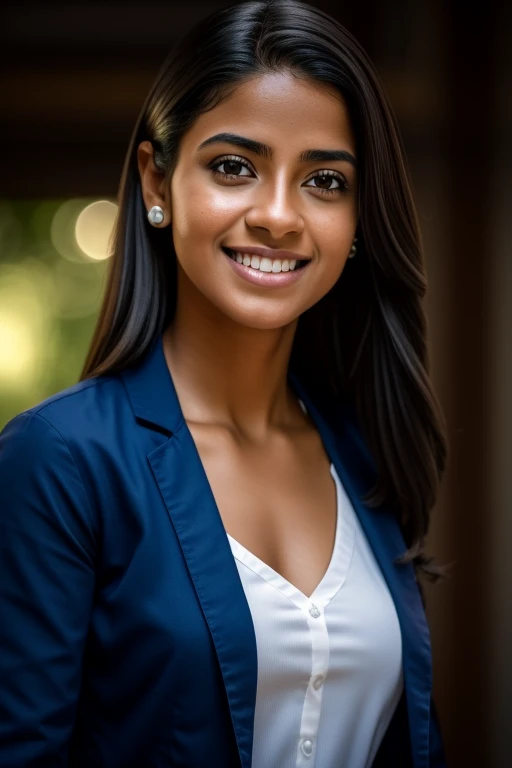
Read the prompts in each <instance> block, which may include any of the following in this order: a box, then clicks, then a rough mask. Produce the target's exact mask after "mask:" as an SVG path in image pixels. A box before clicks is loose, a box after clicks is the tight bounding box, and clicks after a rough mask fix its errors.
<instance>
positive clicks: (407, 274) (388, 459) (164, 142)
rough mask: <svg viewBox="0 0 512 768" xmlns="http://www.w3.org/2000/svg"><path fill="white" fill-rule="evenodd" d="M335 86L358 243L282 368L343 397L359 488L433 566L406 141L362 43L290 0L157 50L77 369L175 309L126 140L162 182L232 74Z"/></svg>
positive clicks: (437, 424)
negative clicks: (157, 66)
mask: <svg viewBox="0 0 512 768" xmlns="http://www.w3.org/2000/svg"><path fill="white" fill-rule="evenodd" d="M283 70H286V71H289V72H291V73H292V74H294V75H295V76H297V77H301V78H306V79H308V80H309V81H316V82H318V83H320V84H325V85H327V86H331V87H332V86H334V87H335V88H336V89H337V90H338V92H339V93H340V94H341V95H342V97H343V99H344V101H345V104H346V106H347V109H348V111H349V114H350V118H351V123H352V128H353V131H354V135H355V137H356V150H357V157H358V163H359V190H360V207H359V222H358V229H357V236H358V242H357V246H358V248H357V256H356V258H354V259H351V260H350V261H348V262H347V265H346V267H345V269H344V270H343V273H342V275H341V276H340V278H339V280H338V282H337V283H336V285H335V286H334V287H333V289H332V290H331V291H329V293H328V294H327V295H326V296H325V297H324V298H323V299H322V300H321V301H319V302H318V303H317V304H316V305H315V306H314V307H312V308H311V309H309V310H308V311H307V312H305V313H304V314H303V315H301V317H300V318H299V322H298V325H297V330H296V334H295V338H294V343H293V348H292V353H291V360H290V366H291V368H292V369H293V370H294V371H295V372H296V373H297V374H298V376H299V377H300V380H301V381H303V382H304V384H305V385H306V386H307V387H309V388H311V389H312V390H314V389H318V388H319V387H320V385H321V389H322V391H323V392H324V393H325V392H327V393H328V394H330V395H332V396H333V397H334V398H338V399H340V400H343V401H349V402H351V403H353V405H354V407H355V409H356V413H357V415H358V419H359V421H360V423H361V427H362V430H363V432H364V435H365V438H366V440H367V443H368V447H369V449H370V451H371V453H372V454H373V457H374V458H375V462H376V466H377V469H378V472H377V475H378V480H377V483H376V485H375V487H374V488H373V489H372V491H371V493H370V494H369V495H368V497H367V498H366V499H365V501H366V503H367V504H368V505H369V506H377V505H380V504H381V503H383V502H386V503H388V504H391V505H392V507H393V509H395V510H396V514H397V517H398V519H399V522H400V524H401V526H402V531H403V533H404V539H405V541H406V545H407V547H408V550H407V552H406V553H405V555H404V556H402V558H400V559H399V561H398V562H409V561H411V560H412V561H413V563H414V565H415V566H416V567H420V568H421V569H422V570H423V572H425V573H427V574H429V575H430V577H431V578H433V579H434V580H435V579H436V578H437V577H438V576H439V575H440V574H442V573H443V569H441V568H440V567H439V566H436V565H434V564H433V561H432V559H431V558H428V557H426V556H425V554H424V551H423V549H424V542H425V537H426V535H427V532H428V528H429V520H430V510H431V508H432V507H433V505H434V503H435V501H436V497H437V494H438V490H439V483H440V479H441V476H442V473H443V470H444V467H445V462H446V457H447V444H446V431H445V425H444V420H443V416H442V413H441V410H440V407H439V404H438V402H437V399H436V397H435V394H434V392H433V390H432V386H431V383H430V380H429V361H428V351H427V327H426V317H425V312H424V309H423V306H422V299H423V297H424V294H425V291H426V276H425V271H424V266H423V256H422V246H421V240H420V233H419V228H418V222H417V217H416V212H415V208H414V203H413V200H412V194H411V189H410V185H409V180H408V174H407V170H406V167H405V163H404V152H403V146H402V141H401V138H400V135H399V131H398V128H397V124H396V120H395V118H394V116H393V113H392V111H391V109H390V106H389V104H388V101H387V98H386V96H385V94H384V92H383V89H382V87H381V85H380V82H379V79H378V76H377V74H376V73H375V70H374V68H373V66H372V64H371V62H370V61H369V59H368V57H367V56H366V54H365V52H364V51H363V50H362V48H361V47H360V45H359V44H358V43H357V41H356V40H355V39H354V38H353V37H352V36H351V35H350V33H349V32H347V30H346V29H344V28H343V27H342V26H341V25H340V24H339V23H338V22H337V21H335V20H334V19H333V18H331V17H330V16H328V15H327V14H326V13H324V12H323V11H321V10H319V9H317V8H314V7H313V6H310V5H308V4H306V3H303V2H298V1H297V0H268V1H267V0H262V1H260V0H255V1H254V2H244V3H239V4H237V5H233V6H231V7H229V8H227V9H223V10H221V11H217V12H215V13H213V14H211V15H210V16H209V17H208V18H206V19H204V20H203V21H201V22H200V23H199V24H197V25H196V26H195V27H194V28H193V29H192V30H191V31H190V32H189V33H188V34H187V35H186V36H185V37H184V39H182V41H181V42H180V43H179V44H178V45H177V46H176V47H175V48H174V49H173V50H172V52H171V53H170V55H169V56H168V57H167V59H166V60H165V62H164V64H163V66H162V68H161V70H160V72H159V74H158V76H157V78H156V80H155V83H154V85H153V87H152V89H151V91H150V93H149V95H148V97H147V99H146V102H145V104H144V106H143V108H142V111H141V113H140V115H139V118H138V120H137V124H136V126H135V129H134V131H133V134H132V138H131V141H130V145H129V148H128V152H127V156H126V161H125V164H124V168H123V173H122V177H121V182H120V188H119V195H118V202H119V209H118V215H117V220H116V224H115V228H114V232H113V238H112V241H111V246H112V247H111V250H112V256H111V260H110V271H109V278H108V283H107V287H106V291H105V296H104V300H103V305H102V308H101V311H100V314H99V318H98V322H97V325H96V328H95V331H94V335H93V338H92V341H91V345H90V349H89V352H88V355H87V359H86V362H85V365H84V368H83V371H82V374H81V379H80V380H83V379H85V378H89V377H92V376H98V375H101V374H104V373H107V372H109V373H112V372H115V371H119V370H122V369H124V368H126V367H128V366H131V365H134V364H137V362H138V361H139V360H140V359H141V358H142V357H143V356H144V354H145V352H146V351H147V350H148V348H149V346H150V345H151V344H152V342H153V341H154V339H155V337H156V336H157V335H158V334H160V333H161V332H162V331H163V330H164V329H165V328H166V327H167V325H168V324H169V322H171V320H172V318H173V314H174V309H175V305H176V253H175V251H174V247H173V242H172V237H171V235H170V231H171V230H170V228H169V227H167V228H163V229H157V228H154V227H151V225H150V224H149V222H148V221H147V215H146V213H147V212H146V210H145V206H144V203H143V199H142V193H141V183H140V175H139V172H138V166H137V147H138V145H139V143H140V142H141V141H145V140H149V141H151V143H152V145H153V148H154V158H155V164H156V165H157V167H158V168H159V169H160V170H161V171H162V172H164V173H165V176H166V179H167V180H169V181H170V178H171V176H172V174H173V171H174V168H175V166H176V162H177V158H178V152H179V147H180V141H181V139H182V137H183V135H184V134H185V133H186V131H187V130H188V129H189V128H190V127H191V125H192V124H193V123H194V121H195V120H196V118H197V117H198V116H199V115H200V114H201V113H203V112H205V111H207V110H209V109H212V108H214V107H215V106H217V105H218V104H220V103H221V102H222V101H223V100H224V99H226V98H228V97H229V95H230V94H231V93H232V91H233V90H234V89H235V88H236V86H237V85H238V84H240V83H241V82H242V81H244V80H246V79H248V78H251V77H254V76H256V75H260V74H265V73H268V72H274V71H283Z"/></svg>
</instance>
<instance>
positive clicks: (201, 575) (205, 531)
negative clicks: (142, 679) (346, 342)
mask: <svg viewBox="0 0 512 768" xmlns="http://www.w3.org/2000/svg"><path fill="white" fill-rule="evenodd" d="M121 377H122V379H123V381H124V384H125V386H126V389H127V393H128V397H129V400H130V402H131V405H132V408H133V412H134V415H135V417H136V418H137V420H138V421H139V422H141V423H142V424H144V425H145V426H147V427H152V428H154V429H156V430H158V431H161V432H163V433H165V434H167V435H168V436H169V438H170V439H169V440H168V441H165V442H164V443H163V444H162V445H160V446H159V447H158V448H156V449H154V450H153V451H152V452H150V454H148V461H149V463H150V465H151V467H152V470H153V474H154V477H155V480H156V482H157V483H158V485H159V488H160V492H161V494H162V497H163V499H164V501H165V504H166V506H167V509H168V512H169V515H170V518H171V521H172V524H173V526H174V528H175V531H176V534H177V536H178V537H179V540H180V543H181V547H182V550H183V554H184V557H185V560H186V563H187V567H188V569H189V572H190V576H191V578H192V581H193V583H194V586H195V589H196V593H197V597H198V599H199V601H200V603H201V607H202V610H203V613H204V616H205V618H206V621H207V623H208V626H209V629H210V633H211V636H212V639H213V643H214V645H215V650H216V653H217V657H218V660H219V665H220V669H221V672H222V676H223V680H224V685H225V688H226V693H227V697H228V702H229V706H230V711H231V717H232V721H233V725H234V731H235V736H236V739H237V744H238V750H239V754H240V759H241V764H242V766H243V768H250V766H251V755H252V740H253V721H254V707H255V701H256V685H257V652H256V639H255V634H254V627H253V624H252V618H251V614H250V610H249V606H248V603H247V600H246V598H245V594H244V591H243V587H242V584H241V581H240V577H239V574H238V570H237V567H236V563H235V560H234V558H233V556H232V552H231V548H230V545H229V541H228V539H227V536H226V532H225V529H224V526H223V523H222V519H221V517H220V514H219V511H218V508H217V506H216V503H215V499H214V496H213V493H212V490H211V487H210V485H209V483H208V479H207V476H206V473H205V472H204V469H203V466H202V463H201V460H200V457H199V454H198V452H197V449H196V447H195V443H194V441H193V438H192V435H191V433H190V431H189V429H188V427H187V424H186V422H185V419H184V416H183V412H182V410H181V406H180V403H179V399H178V395H177V392H176V388H175V386H174V383H173V380H172V377H171V375H170V372H169V368H168V366H167V362H166V360H165V356H164V352H163V339H162V335H159V336H158V337H156V338H155V340H154V342H153V343H152V345H151V347H150V349H149V350H148V353H147V354H146V356H145V357H144V359H143V360H142V362H141V363H140V364H139V365H138V366H136V367H133V368H130V369H127V370H125V371H123V372H122V373H121ZM288 379H289V383H290V385H291V387H292V389H293V390H294V391H295V392H296V394H297V396H298V397H299V398H300V399H301V400H302V401H303V402H304V404H305V405H306V408H307V410H308V412H309V414H310V417H311V418H312V420H313V422H314V423H315V426H316V427H317V429H318V432H319V434H320V436H321V438H322V440H323V444H324V447H325V450H326V452H327V454H328V455H329V457H330V459H331V461H332V462H333V463H334V466H335V468H336V471H337V472H338V475H339V477H340V479H341V481H342V483H343V485H344V487H345V490H346V492H347V494H348V496H349V498H350V500H351V502H352V504H353V506H354V509H355V511H356V513H357V515H358V518H359V521H360V523H361V526H362V528H363V530H364V532H365V535H366V537H367V539H368V542H369V544H370V546H371V548H372V550H373V553H374V556H375V558H376V560H377V562H378V564H379V566H380V568H381V571H382V574H383V576H384V579H385V580H386V582H387V585H388V588H389V591H390V594H391V596H392V598H393V601H394V603H395V608H396V611H397V615H398V619H399V622H400V628H401V633H402V653H403V673H404V686H405V693H406V701H407V711H408V717H409V728H410V735H411V746H412V751H413V765H414V768H428V765H429V725H430V724H429V718H430V696H431V688H432V666H431V648H430V636H429V629H428V625H427V621H426V617H425V613H424V610H423V605H422V603H421V598H420V594H419V590H418V587H417V584H416V580H415V575H414V569H413V567H412V565H411V564H408V565H405V566H404V565H402V566H397V565H395V564H394V562H393V561H394V560H395V559H396V558H397V557H398V556H399V555H400V554H402V553H403V552H404V551H405V548H406V547H405V543H404V540H403V537H402V534H401V531H400V528H399V525H398V523H397V521H396V519H395V517H394V515H393V514H392V513H391V512H390V511H389V510H388V509H386V508H385V507H384V506H383V505H382V506H380V507H378V508H374V509H371V508H369V507H367V506H366V505H365V504H363V502H362V501H361V499H362V497H363V496H364V495H365V494H366V493H367V492H368V490H369V489H370V487H371V486H372V485H373V483H374V481H375V478H376V469H375V465H374V462H373V460H372V458H371V456H370V454H369V452H368V450H367V448H366V445H365V443H364V440H363V438H362V434H361V431H360V429H359V427H358V425H357V420H356V418H355V415H354V412H353V410H352V408H351V407H350V406H349V405H348V404H338V403H333V402H332V401H329V402H327V401H323V404H322V406H321V407H320V404H319V403H318V404H317V403H316V402H315V401H314V400H315V399H316V398H315V399H314V398H312V397H311V396H310V395H309V393H308V392H307V390H306V388H305V387H304V386H303V385H302V383H301V382H300V380H299V379H298V377H297V376H296V375H295V374H294V373H292V372H290V373H289V377H288Z"/></svg>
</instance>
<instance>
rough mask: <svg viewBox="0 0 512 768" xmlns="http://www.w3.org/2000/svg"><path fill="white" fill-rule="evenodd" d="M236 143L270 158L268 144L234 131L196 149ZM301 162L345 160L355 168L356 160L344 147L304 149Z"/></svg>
mask: <svg viewBox="0 0 512 768" xmlns="http://www.w3.org/2000/svg"><path fill="white" fill-rule="evenodd" d="M220 142H222V143H225V144H236V146H237V147H240V148H241V149H247V150H248V151H249V152H254V153H255V154H256V155H260V156H261V157H264V158H265V159H266V160H271V159H272V155H273V152H272V148H271V147H269V146H268V144H262V143H261V142H260V141H255V140H254V139H248V138H247V137H246V136H239V135H238V134H236V133H216V134H215V136H210V138H209V139H206V140H205V141H203V142H202V143H201V144H200V145H199V147H198V148H197V149H198V151H199V150H200V149H203V148H204V147H208V146H209V145H210V144H217V143H220ZM299 160H300V162H301V163H311V162H315V163H317V162H320V163H323V162H329V161H337V160H338V161H339V160H341V161H345V162H347V163H350V164H351V165H353V166H354V168H357V160H356V158H355V157H354V155H353V154H352V153H351V152H348V151H347V150H346V149H305V150H304V151H303V152H301V153H300V155H299Z"/></svg>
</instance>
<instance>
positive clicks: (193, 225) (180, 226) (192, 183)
mask: <svg viewBox="0 0 512 768" xmlns="http://www.w3.org/2000/svg"><path fill="white" fill-rule="evenodd" d="M172 196H173V205H172V210H173V221H172V229H173V238H174V243H175V246H176V250H177V252H178V253H179V249H180V246H183V247H184V248H185V249H186V251H187V253H190V254H193V252H194V250H197V249H199V248H201V249H203V248H204V247H205V245H208V244H211V243H214V242H215V241H217V240H218V239H219V238H222V236H223V233H225V232H226V231H228V230H229V227H230V226H231V223H232V222H233V221H234V220H235V218H236V216H237V214H238V210H237V201H236V196H234V195H231V196H229V195H227V194H222V191H220V188H219V191H217V190H216V189H215V188H213V187H210V186H209V185H207V184H205V182H204V179H195V180H194V179H192V180H189V181H188V182H187V183H186V184H180V183H179V179H176V180H175V185H174V189H173V192H172Z"/></svg>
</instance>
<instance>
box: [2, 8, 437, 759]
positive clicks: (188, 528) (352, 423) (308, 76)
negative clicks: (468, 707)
mask: <svg viewBox="0 0 512 768" xmlns="http://www.w3.org/2000/svg"><path fill="white" fill-rule="evenodd" d="M424 293H425V275H424V271H423V266H422V255H421V248H420V241H419V234H418V228H417V223H416V218H415V212H414V207H413V202H412V199H411V193H410V189H409V184H408V181H407V177H406V172H405V170H404V162H403V153H402V148H401V143H400V140H399V137H398V132H397V128H396V124H395V121H394V118H393V116H392V114H391V111H390V109H389V106H388V104H387V101H386V99H385V96H384V95H383V92H382V90H381V87H380V85H379V83H378V79H377V77H376V75H375V73H374V71H373V69H372V67H371V65H370V63H369V62H368V59H367V57H366V55H365V54H364V52H363V51H362V50H361V48H360V47H359V46H358V44H357V43H356V42H355V41H354V39H353V38H352V37H351V36H350V35H349V34H348V33H347V32H346V31H345V30H344V29H343V28H342V27H341V26H340V25H339V24H338V23H336V22H335V21H333V20H332V19H331V18H330V17H329V16H327V15H325V14H324V13H322V12H321V11H319V10H316V9H315V8H313V7H311V6H309V5H306V4H303V3H299V2H292V1H291V0H282V1H278V2H247V3H243V4H239V5H236V6H233V7H231V8H228V9H227V10H223V11H221V12H218V13H215V14H213V15H212V16H210V17H209V18H208V19H206V20H205V21H203V22H202V23H200V24H198V25H197V26H196V27H195V28H194V29H193V30H192V31H191V32H190V33H189V34H188V35H187V37H186V38H185V39H184V40H183V41H182V42H181V43H180V44H179V45H178V46H177V47H176V49H175V50H174V51H173V52H172V54H171V55H170V56H169V58H168V59H167V60H166V62H165V64H164V66H163V68H162V70H161V72H160V73H159V75H158V77H157V79H156V82H155V84H154V87H153V89H152V91H151V93H150V94H149V96H148V99H147V101H146V103H145V105H144V107H143V109H142V112H141V115H140V118H139V120H138V122H137V125H136V128H135V131H134V133H133V137H132V141H131V144H130V147H129V150H128V154H127V158H126V164H125V168H124V171H123V177H122V181H121V188H120V194H119V214H118V219H117V224H116V230H115V236H114V240H113V254H112V262H111V272H110V276H109V282H108V286H107V290H106V295H105V299H104V303H103V307H102V310H101V313H100V317H99V320H98V324H97V327H96V330H95V333H94V337H93V340H92V344H91V348H90V351H89V355H88V358H87V360H86V363H85V367H84V370H83V374H82V377H81V381H80V383H78V384H77V385H75V386H73V387H70V388H69V389H66V390H64V391H63V392H60V393H58V394H56V395H54V396H53V397H50V398H49V399H47V400H45V401H44V402H43V403H40V404H39V405H37V406H35V407H33V408H31V409H29V410H28V411H26V412H24V413H22V414H20V415H18V416H17V417H16V418H14V419H13V420H12V421H11V422H10V423H9V424H8V425H7V426H6V427H5V429H4V431H3V433H2V435H1V436H0V487H2V489H3V490H2V494H3V504H2V509H1V526H2V537H1V547H2V558H1V564H0V569H1V574H0V576H1V578H0V585H1V586H0V589H1V590H2V592H1V610H2V617H3V620H2V623H1V630H0V637H1V647H0V665H1V670H0V673H1V674H0V679H1V680H2V683H1V689H0V711H1V717H0V765H1V766H2V768H8V766H17V767H18V766H36V765H37V766H43V765H44V766H52V768H57V766H68V765H72V766H87V767H88V768H91V766H94V767H95V768H128V767H129V766H140V767H141V768H153V767H155V768H156V767H161V766H187V767H188V768H200V767H201V768H202V767H203V766H205V767H206V766H218V767H219V768H229V767H230V766H243V768H249V766H252V768H292V766H293V767H295V766H316V768H341V767H342V768H362V767H363V766H371V765H373V766H392V767H393V768H397V767H398V766H415V768H427V766H442V765H444V756H443V748H442V744H441V739H440V734H439V728H438V722H437V717H436V713H435V708H434V706H433V703H432V698H431V677H432V671H431V652H430V644H429V632H428V627H427V622H426V618H425V613H424V610H423V605H422V599H421V593H420V586H419V583H418V581H417V575H418V574H419V573H420V571H424V572H427V574H430V575H431V576H435V574H436V568H435V567H434V566H433V565H432V564H431V562H430V560H429V559H428V558H427V557H426V555H425V554H424V553H423V543H424V538H425V536H426V534H427V530H428V524H429V513H430V509H431V508H432V506H433V504H434V501H435V498H436V494H437V491H438V485H439V481H440V477H441V474H442V471H443V467H444V463H445V457H446V444H445V437H444V431H443V430H444V427H443V422H442V416H441V414H440V412H439V408H438V405H437V401H436V399H435V396H434V394H433V392H432V389H431V385H430V382H429V378H428V360H427V352H426V330H425V317H424V313H423V308H422V298H423V295H424Z"/></svg>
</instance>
